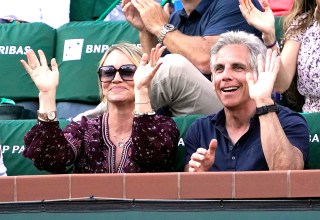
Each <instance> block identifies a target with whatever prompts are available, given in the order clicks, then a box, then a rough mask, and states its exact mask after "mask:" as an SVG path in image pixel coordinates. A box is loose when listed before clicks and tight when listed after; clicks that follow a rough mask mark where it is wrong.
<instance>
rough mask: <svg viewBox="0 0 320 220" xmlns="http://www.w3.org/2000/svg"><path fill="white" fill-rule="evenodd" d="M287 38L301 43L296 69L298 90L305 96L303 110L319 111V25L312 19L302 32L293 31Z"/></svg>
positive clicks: (302, 17)
mask: <svg viewBox="0 0 320 220" xmlns="http://www.w3.org/2000/svg"><path fill="white" fill-rule="evenodd" d="M306 16H307V14H306V13H305V14H302V15H300V16H298V17H297V18H296V19H295V20H294V22H293V23H292V24H291V26H290V28H289V29H288V31H292V28H294V27H295V26H296V25H298V24H299V21H300V20H302V19H304V18H305V17H306ZM287 39H292V40H296V41H298V42H300V43H301V46H300V50H299V54H298V62H297V71H298V83H297V87H298V91H299V93H300V94H301V95H303V96H304V97H305V104H304V106H303V108H302V110H303V111H304V112H319V111H320V25H319V23H318V22H317V21H315V20H314V21H313V22H312V23H311V24H310V26H309V27H308V28H307V29H306V30H305V31H303V32H298V33H293V34H291V35H290V36H289V37H287Z"/></svg>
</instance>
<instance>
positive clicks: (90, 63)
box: [56, 21, 140, 102]
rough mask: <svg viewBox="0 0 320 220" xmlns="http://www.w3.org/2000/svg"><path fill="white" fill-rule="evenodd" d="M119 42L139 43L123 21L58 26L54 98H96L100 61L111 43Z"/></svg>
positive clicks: (88, 22) (133, 32)
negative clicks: (57, 85)
mask: <svg viewBox="0 0 320 220" xmlns="http://www.w3.org/2000/svg"><path fill="white" fill-rule="evenodd" d="M120 42H129V43H133V44H137V45H138V44H139V42H140V41H139V34H138V31H137V30H136V29H135V28H133V27H132V26H131V25H130V24H129V23H128V22H126V21H109V22H104V21H83V22H71V23H68V24H66V25H64V26H62V27H60V28H59V29H57V42H56V59H57V62H58V64H59V71H60V82H59V87H58V91H57V100H58V101H86V102H97V101H99V89H98V75H97V69H98V64H99V61H100V60H101V58H102V56H103V54H104V52H105V51H106V50H107V49H108V48H109V47H110V46H111V45H113V44H116V43H120Z"/></svg>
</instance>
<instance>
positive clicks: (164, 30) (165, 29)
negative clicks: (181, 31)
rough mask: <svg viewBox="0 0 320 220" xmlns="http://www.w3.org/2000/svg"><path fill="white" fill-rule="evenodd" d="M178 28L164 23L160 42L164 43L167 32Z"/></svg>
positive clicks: (159, 38)
mask: <svg viewBox="0 0 320 220" xmlns="http://www.w3.org/2000/svg"><path fill="white" fill-rule="evenodd" d="M175 29H176V28H175V27H174V26H173V25H172V24H164V25H163V26H162V28H161V31H160V35H159V37H158V42H159V43H160V44H163V40H164V38H165V37H166V35H167V33H169V32H171V31H174V30H175Z"/></svg>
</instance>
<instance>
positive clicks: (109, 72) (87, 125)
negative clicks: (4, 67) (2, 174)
mask: <svg viewBox="0 0 320 220" xmlns="http://www.w3.org/2000/svg"><path fill="white" fill-rule="evenodd" d="M164 49H165V48H164V47H161V45H157V46H156V48H153V49H152V51H151V53H150V58H149V57H148V55H147V54H142V53H141V51H140V49H139V48H138V47H136V46H134V45H131V44H126V43H123V44H117V45H113V46H112V47H110V48H109V49H108V50H107V51H106V53H105V55H104V56H103V58H102V60H101V62H100V66H99V70H98V74H99V85H100V88H101V96H102V98H103V99H104V100H106V102H107V103H108V110H107V111H105V112H103V114H101V115H99V116H97V117H95V118H93V119H88V118H86V117H82V118H81V120H80V121H78V122H75V121H72V122H71V123H70V124H69V125H67V127H66V128H65V129H64V130H63V131H62V130H61V129H60V128H59V123H58V121H57V118H56V112H55V110H56V100H55V95H56V88H57V86H58V81H59V71H58V66H57V63H56V61H55V59H53V60H52V61H51V67H52V68H51V70H50V69H49V67H48V66H47V61H46V58H45V55H44V54H43V52H42V51H39V58H40V59H39V60H38V58H37V57H36V54H35V53H34V52H33V51H32V50H30V51H28V52H27V58H28V62H26V61H23V60H22V61H21V62H22V64H23V66H24V67H25V69H26V70H27V72H28V73H29V74H30V76H31V78H32V79H33V81H34V83H35V84H36V86H37V88H38V89H39V113H38V122H37V124H36V125H35V126H34V127H33V128H32V129H31V130H30V131H29V132H28V133H27V134H26V136H25V144H26V149H25V151H24V152H23V155H24V156H25V157H28V158H30V159H32V160H33V161H34V164H35V166H36V167H37V168H38V169H40V170H42V169H44V170H47V171H50V172H54V173H63V172H65V170H66V168H67V167H68V166H70V165H74V172H75V173H117V172H118V173H123V172H164V171H172V170H173V160H174V157H175V154H176V151H177V144H178V138H179V131H178V129H177V127H176V125H175V122H174V121H173V120H172V119H171V118H169V117H165V116H160V115H157V114H155V112H154V111H153V110H152V108H151V105H150V98H149V87H150V82H151V80H152V78H153V76H154V75H155V74H156V71H157V69H158V68H159V67H160V65H161V62H158V60H159V58H160V55H161V53H162V52H163V50H164Z"/></svg>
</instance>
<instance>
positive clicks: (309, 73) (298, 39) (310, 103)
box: [240, 0, 320, 112]
mask: <svg viewBox="0 0 320 220" xmlns="http://www.w3.org/2000/svg"><path fill="white" fill-rule="evenodd" d="M263 7H264V10H265V11H264V12H261V11H259V10H257V8H255V7H254V5H253V4H252V2H251V0H240V9H241V12H242V14H243V16H244V17H245V18H246V19H247V21H248V23H249V24H251V25H252V26H254V27H256V28H257V29H259V30H260V31H261V32H262V38H263V40H264V43H265V44H266V45H269V47H270V48H272V49H273V50H279V48H278V46H277V44H276V43H275V42H276V37H275V27H274V16H273V14H272V10H271V9H270V6H269V4H268V2H267V1H266V0H263ZM319 24H320V0H309V1H300V0H295V1H294V4H293V7H292V9H291V11H290V12H289V13H288V14H287V15H286V17H285V19H284V33H285V34H284V45H283V48H282V51H281V62H280V70H279V74H278V76H277V80H276V82H275V86H274V89H275V90H276V91H278V92H280V93H283V92H285V91H286V90H287V89H288V88H289V86H290V84H291V82H292V80H293V78H294V76H295V73H296V70H297V73H298V77H297V79H298V80H297V86H298V91H299V93H300V94H301V95H303V96H304V97H305V103H304V105H303V107H302V110H303V111H304V112H318V111H320V93H319V90H320V83H319V81H320V75H319V73H320V65H319V63H320V52H319V51H320V25H319Z"/></svg>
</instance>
